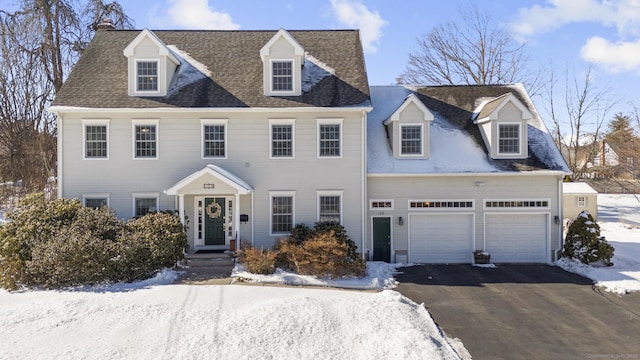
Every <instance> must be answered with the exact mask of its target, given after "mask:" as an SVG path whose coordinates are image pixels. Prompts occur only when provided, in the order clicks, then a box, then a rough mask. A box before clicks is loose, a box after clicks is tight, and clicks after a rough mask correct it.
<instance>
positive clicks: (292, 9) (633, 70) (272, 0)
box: [120, 0, 640, 111]
mask: <svg viewBox="0 0 640 360" xmlns="http://www.w3.org/2000/svg"><path fill="white" fill-rule="evenodd" d="M120 2H121V3H122V4H123V6H124V8H125V10H126V11H127V13H128V14H130V16H131V17H133V19H134V20H135V24H136V27H137V28H149V29H246V30H256V29H260V30H264V29H279V28H285V29H288V30H296V29H343V28H349V29H352V28H356V29H360V31H361V37H362V42H363V46H364V50H365V55H366V65H367V70H368V75H369V80H370V83H371V84H373V85H385V84H392V83H394V82H395V79H396V77H397V76H398V75H399V74H400V73H401V72H402V71H403V70H404V68H405V66H406V63H407V59H408V54H409V53H410V52H411V51H413V50H414V49H415V48H416V39H417V38H418V37H419V36H420V35H422V34H425V33H427V32H428V31H429V30H431V29H432V27H433V26H434V25H437V24H441V23H444V22H446V21H448V20H453V21H460V9H461V8H464V7H465V6H466V7H468V6H469V4H471V3H473V2H472V0H447V1H422V0H416V1H389V0H304V1H291V0H245V1H237V0H121V1H120ZM476 3H478V4H479V5H478V6H479V7H480V10H481V11H482V12H486V13H488V14H489V15H490V16H491V17H492V18H493V19H495V20H496V21H499V22H500V23H502V24H504V25H505V26H507V27H508V28H509V29H511V30H512V31H513V34H514V35H515V36H516V38H518V39H519V40H521V41H526V42H527V44H528V46H529V49H530V52H531V53H532V60H533V61H534V62H536V63H538V64H541V65H543V66H549V64H550V63H553V64H554V67H555V68H556V70H557V71H559V72H561V73H563V72H566V69H569V71H576V72H580V71H581V70H582V69H584V68H585V66H586V64H587V63H588V62H591V63H594V64H596V68H595V69H596V71H595V73H594V74H593V75H594V78H595V79H596V81H598V82H599V84H601V85H602V86H606V87H611V88H612V89H614V91H615V92H616V94H619V95H616V96H619V97H620V103H621V104H627V103H628V102H630V101H636V102H637V103H638V104H640V99H639V100H635V98H634V96H635V88H636V87H637V85H636V84H637V83H638V80H640V1H637V0H518V1H513V0H494V1H492V2H491V6H490V8H483V7H482V6H483V4H487V3H488V2H484V1H483V2H476ZM620 111H626V109H622V110H620Z"/></svg>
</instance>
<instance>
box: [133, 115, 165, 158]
mask: <svg viewBox="0 0 640 360" xmlns="http://www.w3.org/2000/svg"><path fill="white" fill-rule="evenodd" d="M132 125H133V157H134V159H157V158H158V133H159V131H158V130H159V129H158V120H133V121H132Z"/></svg>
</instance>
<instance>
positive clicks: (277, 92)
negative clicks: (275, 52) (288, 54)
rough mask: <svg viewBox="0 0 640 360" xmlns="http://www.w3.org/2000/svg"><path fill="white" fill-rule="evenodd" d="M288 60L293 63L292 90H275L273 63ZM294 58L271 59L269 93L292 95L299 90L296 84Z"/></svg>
mask: <svg viewBox="0 0 640 360" xmlns="http://www.w3.org/2000/svg"><path fill="white" fill-rule="evenodd" d="M277 62H288V63H290V64H291V90H274V89H273V63H277ZM295 63H296V62H295V61H294V59H269V93H270V94H272V95H282V94H286V95H291V94H295V93H296V91H297V86H296V81H297V79H296V69H295Z"/></svg>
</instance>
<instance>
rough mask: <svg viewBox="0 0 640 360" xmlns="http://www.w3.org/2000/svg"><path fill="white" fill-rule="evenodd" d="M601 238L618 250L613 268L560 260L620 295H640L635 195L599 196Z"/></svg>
mask: <svg viewBox="0 0 640 360" xmlns="http://www.w3.org/2000/svg"><path fill="white" fill-rule="evenodd" d="M598 225H600V233H601V235H603V236H605V237H606V238H607V241H609V243H610V244H611V245H613V247H614V248H615V252H614V255H613V258H612V261H613V264H614V265H613V266H611V267H598V266H587V265H584V264H581V263H579V262H577V261H569V260H567V259H561V260H559V261H557V264H558V265H559V266H560V267H562V268H563V269H565V270H567V271H571V272H574V273H577V274H581V275H583V276H586V277H588V278H589V279H592V280H594V281H595V283H596V285H598V286H602V287H603V288H605V289H606V290H607V291H611V292H615V293H618V294H625V293H628V292H636V291H640V201H638V200H637V199H636V197H635V196H633V195H617V194H616V195H613V194H598Z"/></svg>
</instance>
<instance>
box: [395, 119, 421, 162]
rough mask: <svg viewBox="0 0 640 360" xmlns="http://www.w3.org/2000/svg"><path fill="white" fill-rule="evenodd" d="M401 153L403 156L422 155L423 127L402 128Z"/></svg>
mask: <svg viewBox="0 0 640 360" xmlns="http://www.w3.org/2000/svg"><path fill="white" fill-rule="evenodd" d="M401 129H402V141H401V145H400V153H401V154H403V155H412V154H414V155H420V154H422V127H420V126H402V127H401Z"/></svg>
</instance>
